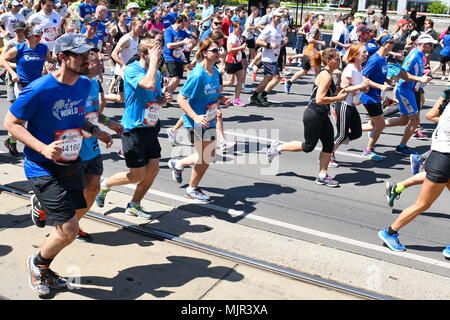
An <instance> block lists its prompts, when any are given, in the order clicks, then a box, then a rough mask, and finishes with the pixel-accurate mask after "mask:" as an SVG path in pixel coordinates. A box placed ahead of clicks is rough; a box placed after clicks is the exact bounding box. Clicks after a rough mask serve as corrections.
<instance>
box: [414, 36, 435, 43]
mask: <svg viewBox="0 0 450 320" xmlns="http://www.w3.org/2000/svg"><path fill="white" fill-rule="evenodd" d="M417 43H419V44H420V43H432V44H437V43H438V42H437V41H436V40H434V39H433V37H432V36H430V35H429V34H422V35H420V36H419V38H418V39H417Z"/></svg>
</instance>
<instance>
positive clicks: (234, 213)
mask: <svg viewBox="0 0 450 320" xmlns="http://www.w3.org/2000/svg"><path fill="white" fill-rule="evenodd" d="M124 187H126V188H129V189H133V190H134V189H136V186H135V185H125V186H124ZM148 193H150V194H153V195H156V196H159V197H163V198H168V199H172V200H176V201H180V202H184V203H189V204H196V205H199V206H201V207H204V208H208V209H213V210H216V211H219V212H224V213H227V214H229V215H230V216H232V217H236V218H239V217H242V218H245V219H249V220H253V221H258V222H264V223H267V224H270V225H274V226H278V227H282V228H285V229H289V230H294V231H298V232H301V233H305V234H309V235H312V236H317V237H320V238H326V239H329V240H334V241H337V242H341V243H345V244H349V245H353V246H356V247H360V248H364V249H369V250H373V251H377V252H381V253H385V254H390V255H394V256H398V257H403V258H408V259H411V260H415V261H419V262H422V263H426V264H430V265H433V266H438V267H443V268H446V269H450V263H448V262H445V261H439V260H435V259H431V258H427V257H422V256H419V255H416V254H412V253H408V252H401V253H400V252H394V251H391V250H389V249H388V248H384V247H383V246H381V245H374V244H371V243H367V242H362V241H358V240H354V239H350V238H346V237H341V236H338V235H334V234H331V233H326V232H322V231H318V230H313V229H309V228H305V227H301V226H297V225H294V224H291V223H286V222H282V221H278V220H273V219H270V218H265V217H260V216H257V215H254V214H252V213H248V214H247V213H245V212H244V211H241V210H234V209H228V208H223V207H220V206H217V205H214V204H211V203H199V202H197V201H195V200H191V199H187V198H184V197H180V196H177V195H174V194H171V193H167V192H163V191H158V190H154V189H150V190H149V191H148ZM380 241H381V240H380Z"/></svg>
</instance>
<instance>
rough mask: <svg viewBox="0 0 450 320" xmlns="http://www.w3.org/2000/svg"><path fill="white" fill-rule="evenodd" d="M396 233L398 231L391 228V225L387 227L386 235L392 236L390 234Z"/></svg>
mask: <svg viewBox="0 0 450 320" xmlns="http://www.w3.org/2000/svg"><path fill="white" fill-rule="evenodd" d="M397 233H398V232H397V231H395V230H393V229H392V228H391V226H389V229H388V235H390V236H392V235H394V234H397Z"/></svg>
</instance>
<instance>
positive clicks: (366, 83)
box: [360, 79, 370, 91]
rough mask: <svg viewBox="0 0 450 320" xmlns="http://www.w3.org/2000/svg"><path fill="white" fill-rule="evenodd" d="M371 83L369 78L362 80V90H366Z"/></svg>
mask: <svg viewBox="0 0 450 320" xmlns="http://www.w3.org/2000/svg"><path fill="white" fill-rule="evenodd" d="M369 83H370V80H369V79H365V80H363V82H361V84H360V88H361V89H360V90H362V91H364V90H366V89H368V88H369Z"/></svg>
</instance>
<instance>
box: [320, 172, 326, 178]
mask: <svg viewBox="0 0 450 320" xmlns="http://www.w3.org/2000/svg"><path fill="white" fill-rule="evenodd" d="M326 176H327V174H326V173H319V178H325V177H326Z"/></svg>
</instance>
